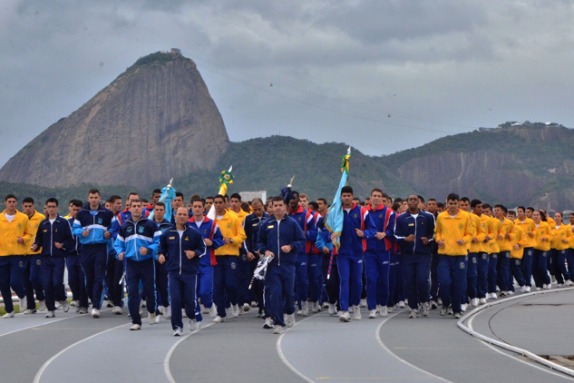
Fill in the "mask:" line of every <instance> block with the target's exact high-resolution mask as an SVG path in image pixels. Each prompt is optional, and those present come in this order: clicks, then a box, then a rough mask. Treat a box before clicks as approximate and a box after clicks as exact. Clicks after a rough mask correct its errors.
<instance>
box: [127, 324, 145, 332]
mask: <svg viewBox="0 0 574 383" xmlns="http://www.w3.org/2000/svg"><path fill="white" fill-rule="evenodd" d="M141 328H142V326H140V325H139V324H137V323H134V324H133V325H132V327H130V331H138V330H141Z"/></svg>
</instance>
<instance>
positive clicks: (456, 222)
mask: <svg viewBox="0 0 574 383" xmlns="http://www.w3.org/2000/svg"><path fill="white" fill-rule="evenodd" d="M472 236H473V227H472V222H471V221H470V216H469V213H466V212H464V211H462V210H459V211H458V212H457V213H456V215H454V216H451V215H449V213H448V211H444V212H442V213H440V214H439V215H438V218H437V220H436V228H435V240H436V241H437V242H439V243H440V241H444V246H442V247H441V246H439V248H438V254H439V260H438V278H439V285H440V290H439V294H440V297H441V299H442V304H443V308H442V309H441V315H446V314H447V313H448V312H449V309H450V308H451V305H452V311H453V313H454V315H455V317H460V315H461V313H462V308H461V303H462V299H463V295H464V294H465V293H466V285H467V281H466V273H467V272H466V268H467V244H468V243H469V242H470V240H471V239H472ZM458 240H462V241H463V244H459V243H457V241H458Z"/></svg>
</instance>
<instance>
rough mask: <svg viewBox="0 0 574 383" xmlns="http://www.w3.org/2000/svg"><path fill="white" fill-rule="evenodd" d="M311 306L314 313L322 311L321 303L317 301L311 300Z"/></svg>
mask: <svg viewBox="0 0 574 383" xmlns="http://www.w3.org/2000/svg"><path fill="white" fill-rule="evenodd" d="M311 307H312V309H311V311H312V312H314V313H318V312H319V311H321V305H320V304H319V302H317V301H315V302H311Z"/></svg>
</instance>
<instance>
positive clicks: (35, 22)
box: [0, 0, 574, 165]
mask: <svg viewBox="0 0 574 383" xmlns="http://www.w3.org/2000/svg"><path fill="white" fill-rule="evenodd" d="M573 4H574V3H573V2H571V1H566V0H565V1H559V0H555V1H553V0H548V1H542V0H540V1H534V0H532V1H530V0H523V1H494V0H493V1H480V2H479V1H461V0H436V1H406V0H405V1H402V0H395V1H383V0H364V1H363V0H350V1H336V0H307V1H281V2H279V1H268V0H244V1H240V0H224V1H217V0H211V1H183V0H180V1H176V0H170V1H157V0H133V1H132V0H124V1H119V0H99V1H93V2H92V1H75V0H67V1H66V0H50V1H45V0H35V1H32V0H29V1H25V0H1V1H0V57H1V59H0V86H1V91H0V116H1V117H2V118H1V119H0V165H1V164H4V162H5V161H7V160H8V159H9V158H10V157H11V156H13V155H14V154H16V152H17V151H18V150H20V149H21V148H22V147H23V146H24V145H25V144H26V143H28V142H29V141H30V140H31V139H33V138H34V137H35V136H36V135H38V134H39V133H40V132H42V131H43V130H44V129H46V128H47V127H48V126H50V125H51V124H52V123H54V122H56V121H57V120H58V119H60V118H61V117H65V116H68V115H69V114H70V113H72V112H73V111H75V110H76V109H77V108H79V107H80V106H81V105H82V104H84V103H85V102H86V101H88V100H89V99H90V98H91V97H92V96H94V95H95V94H96V92H98V91H99V90H101V89H102V88H104V87H105V86H106V85H108V84H109V83H110V82H112V81H113V80H114V79H115V78H116V77H117V76H118V75H119V74H120V73H122V72H123V71H124V70H125V69H127V68H128V67H129V66H130V65H132V64H133V63H134V62H135V61H136V60H137V59H138V58H140V57H142V56H145V55H147V54H149V53H153V52H156V51H168V50H169V49H170V48H174V47H176V48H179V49H181V51H182V53H183V55H184V56H186V57H188V58H191V59H193V60H194V61H195V62H196V64H197V67H198V69H199V71H200V73H201V75H202V76H203V78H204V80H205V82H206V84H207V86H208V88H209V90H210V93H211V95H212V97H213V98H214V100H215V102H216V104H217V106H218V107H219V110H220V112H221V114H222V116H223V120H224V122H225V124H226V127H227V131H228V133H229V136H230V139H231V140H232V141H243V140H246V139H249V138H254V137H260V136H269V135H273V134H281V135H290V136H293V137H297V138H305V139H308V140H311V141H314V142H318V143H320V142H331V141H335V142H345V143H347V144H350V145H353V146H354V147H356V148H357V149H359V150H361V151H362V152H364V153H367V154H371V155H381V154H390V153H393V152H396V151H398V150H402V149H407V148H411V147H416V146H419V145H422V144H424V143H427V142H429V141H432V140H434V139H437V138H440V137H442V136H445V135H449V134H456V133H460V132H468V131H472V130H474V129H476V128H478V127H495V126H497V125H499V124H500V123H503V122H506V121H524V120H530V121H542V122H546V121H553V122H558V123H562V124H563V125H565V126H567V127H570V128H574V108H573V106H574V105H573V98H572V94H573V92H574V75H573V70H572V68H574V22H573V20H574V5H573ZM55 150H65V139H64V140H63V142H62V147H61V148H55Z"/></svg>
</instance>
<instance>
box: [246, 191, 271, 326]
mask: <svg viewBox="0 0 574 383" xmlns="http://www.w3.org/2000/svg"><path fill="white" fill-rule="evenodd" d="M251 209H252V210H253V213H251V214H249V215H248V216H247V217H245V222H244V223H243V227H244V228H245V235H246V236H247V238H246V239H245V242H243V248H244V250H245V253H246V254H247V260H248V261H249V262H250V263H251V265H252V267H251V269H250V277H251V276H252V275H253V272H254V271H255V268H256V266H257V261H256V259H259V254H258V249H257V242H258V239H257V236H258V235H259V228H260V227H261V223H262V222H263V221H264V220H266V219H267V218H268V217H269V214H267V213H266V212H265V206H264V205H263V201H262V200H261V198H254V199H253V201H251ZM252 298H253V300H255V301H257V304H258V306H259V316H262V317H264V316H265V314H264V313H263V312H264V298H263V281H260V280H255V281H253V287H252Z"/></svg>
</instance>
